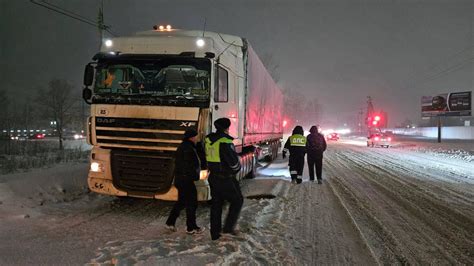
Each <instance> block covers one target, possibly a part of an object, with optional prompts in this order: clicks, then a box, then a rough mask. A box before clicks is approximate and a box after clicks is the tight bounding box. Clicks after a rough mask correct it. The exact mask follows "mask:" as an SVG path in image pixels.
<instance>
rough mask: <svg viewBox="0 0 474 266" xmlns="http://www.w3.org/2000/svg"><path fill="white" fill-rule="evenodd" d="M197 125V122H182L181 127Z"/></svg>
mask: <svg viewBox="0 0 474 266" xmlns="http://www.w3.org/2000/svg"><path fill="white" fill-rule="evenodd" d="M195 125H196V122H181V125H180V127H193V126H195Z"/></svg>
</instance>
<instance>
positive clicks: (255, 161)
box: [245, 154, 257, 179]
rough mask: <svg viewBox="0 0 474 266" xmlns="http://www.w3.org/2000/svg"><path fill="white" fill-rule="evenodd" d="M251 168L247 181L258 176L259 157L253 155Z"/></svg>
mask: <svg viewBox="0 0 474 266" xmlns="http://www.w3.org/2000/svg"><path fill="white" fill-rule="evenodd" d="M250 167H251V169H252V170H250V172H249V173H248V174H247V175H246V176H245V178H246V179H253V178H255V174H256V172H257V171H256V168H257V156H256V155H255V154H253V156H250Z"/></svg>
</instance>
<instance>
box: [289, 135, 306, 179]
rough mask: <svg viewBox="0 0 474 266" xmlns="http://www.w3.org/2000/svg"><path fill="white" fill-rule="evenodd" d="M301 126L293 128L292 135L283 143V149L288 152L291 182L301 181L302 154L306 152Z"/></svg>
mask: <svg viewBox="0 0 474 266" xmlns="http://www.w3.org/2000/svg"><path fill="white" fill-rule="evenodd" d="M303 134H304V131H303V128H302V127H301V126H296V127H295V128H294V129H293V133H292V135H291V136H290V137H289V138H288V140H287V141H286V143H285V149H286V150H288V151H289V152H290V158H289V162H288V165H289V166H290V175H291V183H298V184H301V182H303V168H304V156H305V154H306V138H305V136H303Z"/></svg>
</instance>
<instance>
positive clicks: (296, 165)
mask: <svg viewBox="0 0 474 266" xmlns="http://www.w3.org/2000/svg"><path fill="white" fill-rule="evenodd" d="M288 163H289V165H290V175H291V180H294V179H296V178H297V177H298V176H302V175H303V169H304V155H303V156H295V155H293V156H292V155H291V154H290V159H289V162H288Z"/></svg>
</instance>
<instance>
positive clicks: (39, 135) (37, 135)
mask: <svg viewBox="0 0 474 266" xmlns="http://www.w3.org/2000/svg"><path fill="white" fill-rule="evenodd" d="M44 137H46V134H44V133H37V134H34V135H33V136H32V137H31V138H32V139H44Z"/></svg>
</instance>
